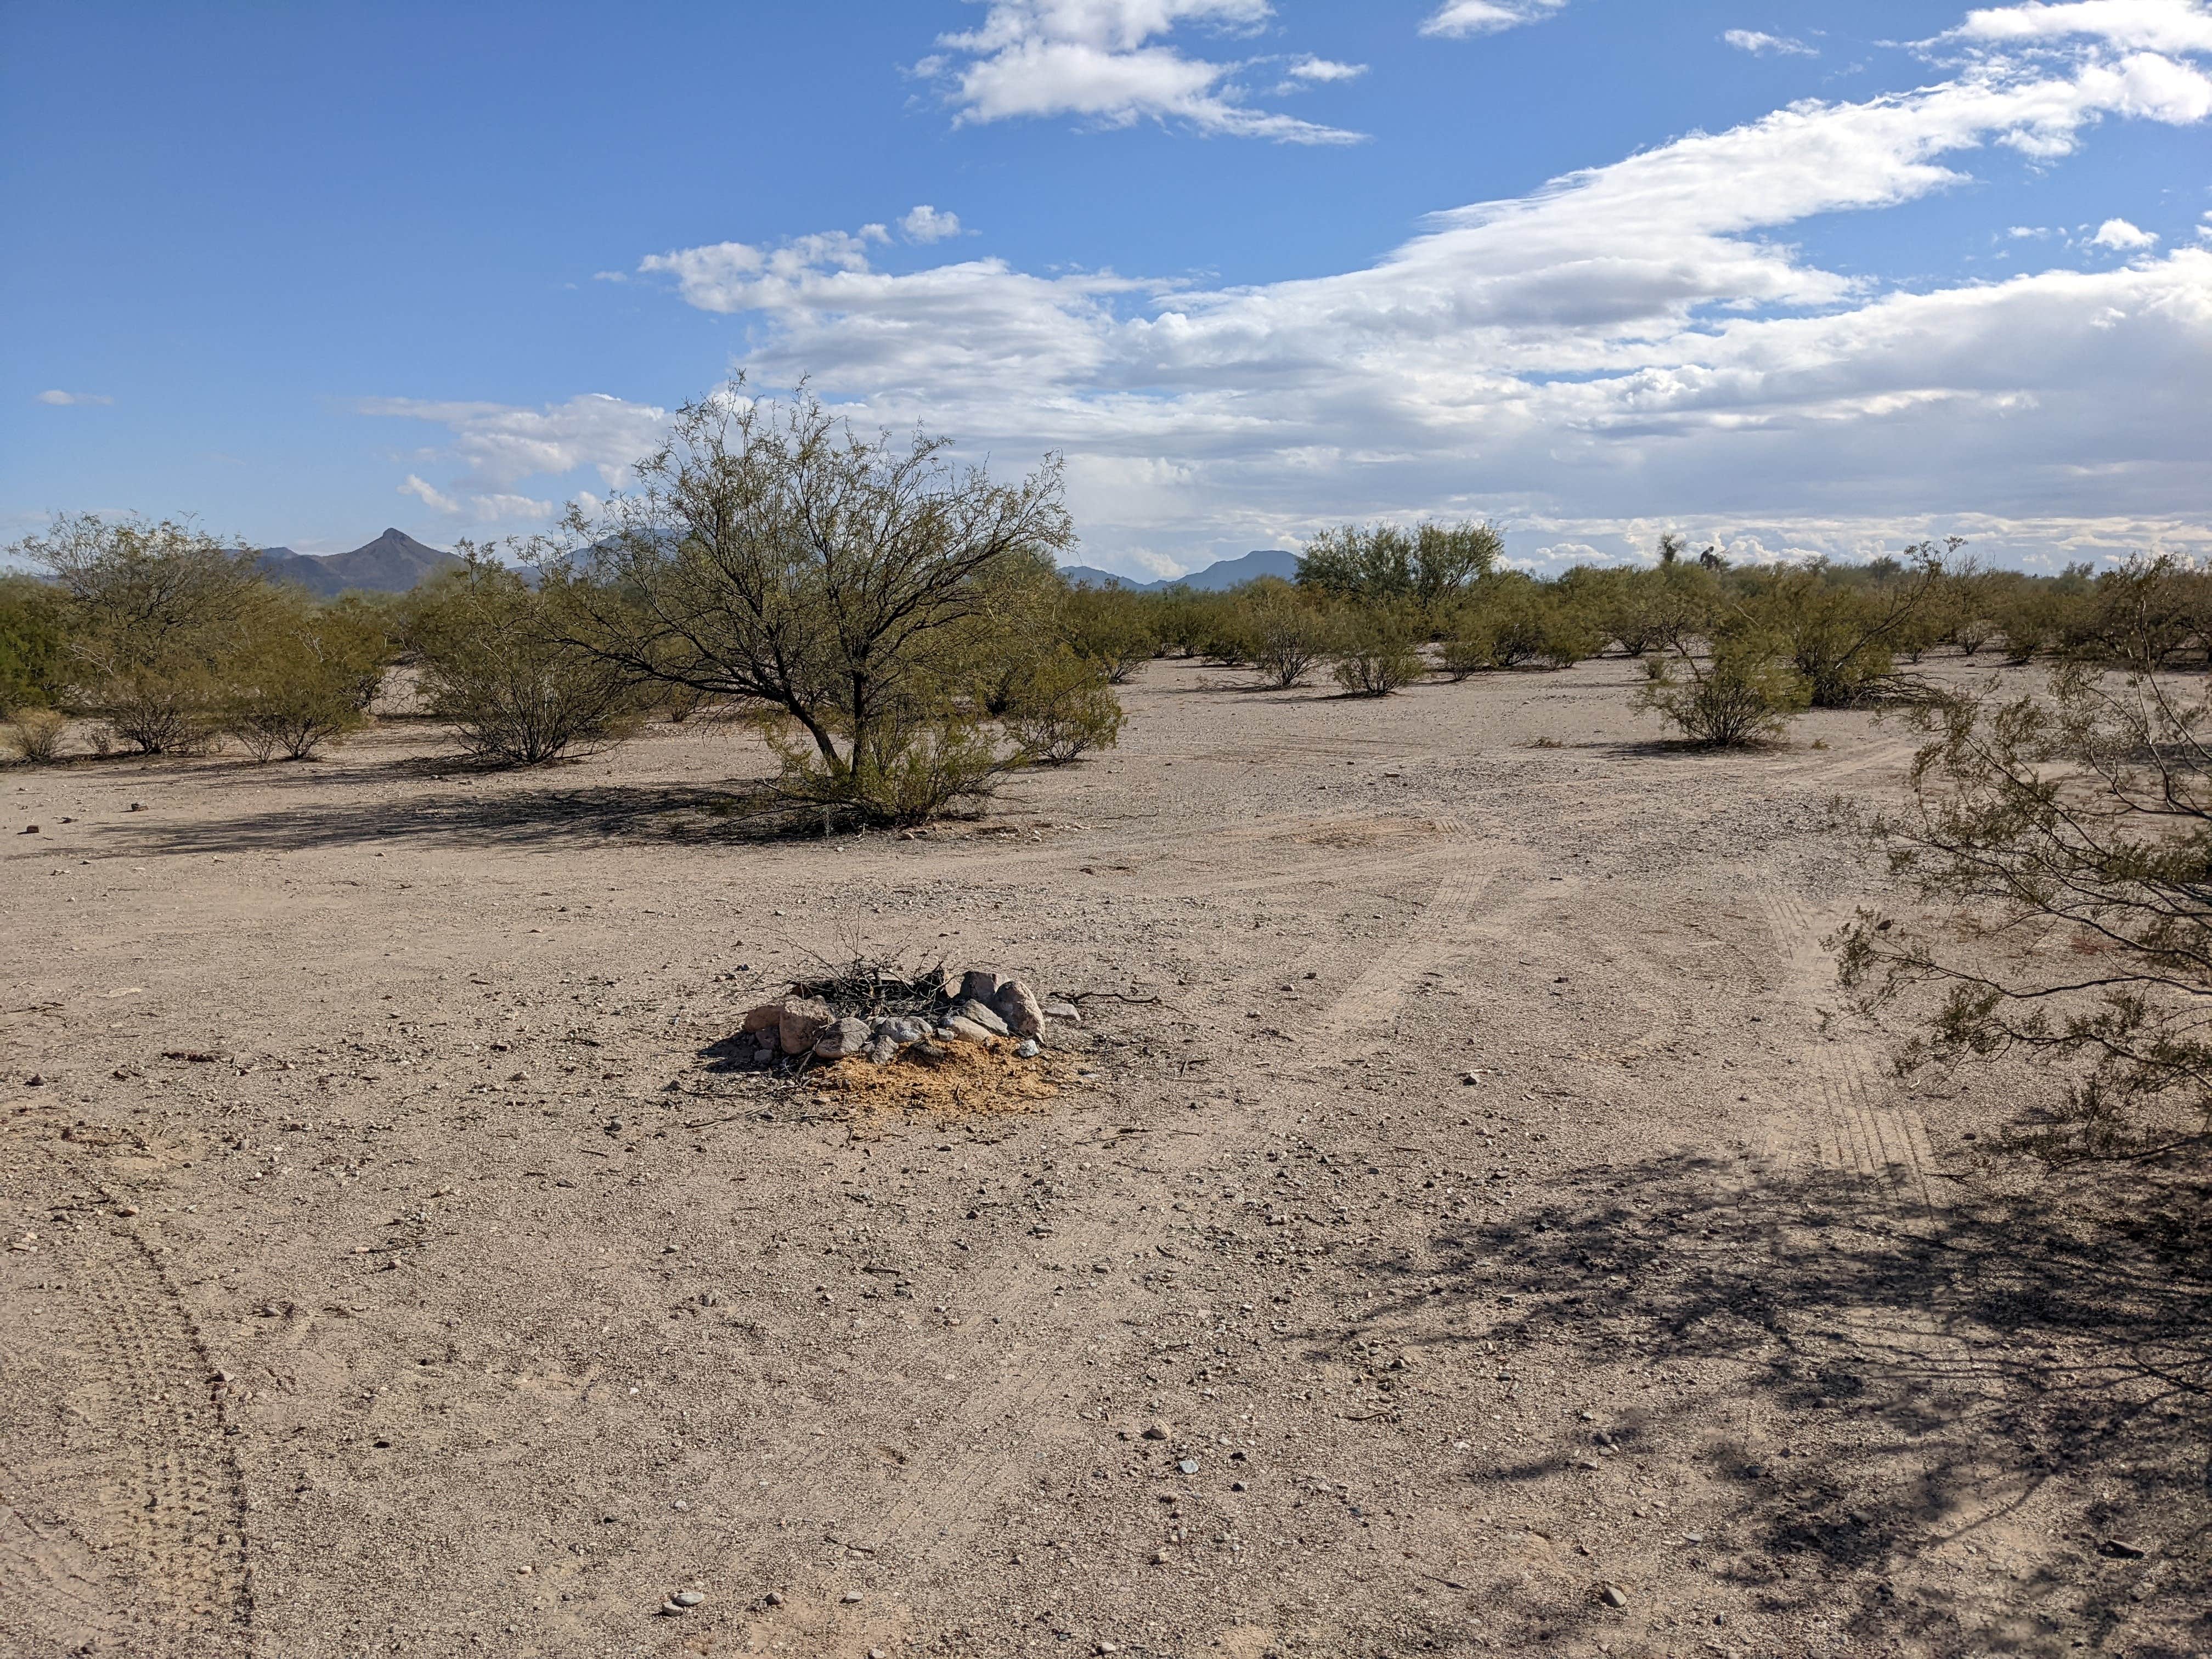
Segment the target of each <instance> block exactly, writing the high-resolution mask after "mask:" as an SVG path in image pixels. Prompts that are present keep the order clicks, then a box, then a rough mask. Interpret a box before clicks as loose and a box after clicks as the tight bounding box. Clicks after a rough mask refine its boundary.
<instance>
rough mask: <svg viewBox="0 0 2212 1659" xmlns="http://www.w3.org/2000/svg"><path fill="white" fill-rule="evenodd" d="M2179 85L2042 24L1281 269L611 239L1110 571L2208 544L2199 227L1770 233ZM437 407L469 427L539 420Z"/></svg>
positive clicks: (2031, 142)
mask: <svg viewBox="0 0 2212 1659" xmlns="http://www.w3.org/2000/svg"><path fill="white" fill-rule="evenodd" d="M2208 115H2212V82H2208V81H2207V79H2206V77H2205V76H2204V74H2203V71H2202V70H2201V68H2200V67H2199V66H2197V65H2196V64H2191V63H2188V62H2184V61H2180V60H2178V59H2175V58H2166V57H2160V56H2157V55H2155V54H2146V53H2142V52H2133V53H2130V54H2128V55H2125V56H2123V57H2119V58H2114V57H2112V55H2111V54H2110V52H2109V49H2108V48H2106V46H2103V45H2102V44H2101V43H2100V42H2092V43H2086V44H2077V45H2076V46H2075V47H2073V48H2071V49H2069V51H2068V52H2065V53H2063V54H2060V55H2057V56H2054V55H2051V53H2050V52H2046V51H2045V49H2043V48H2040V47H2039V48H2038V50H2037V52H2036V54H2035V55H2034V56H2033V58H2032V59H2027V58H2018V57H2007V56H2006V55H2005V54H2003V53H2002V52H1992V53H1984V54H1982V55H1979V56H1978V57H1977V58H1975V59H1974V60H1973V61H1972V62H1971V63H1969V64H1966V66H1965V67H1964V68H1962V69H1960V70H1957V71H1956V72H1955V74H1954V76H1953V78H1951V79H1949V80H1947V81H1943V82H1939V83H1938V84H1935V85H1932V86H1928V87H1923V88H1919V89H1917V90H1915V91H1911V92H1908V93H1899V94H1885V95H1880V96H1875V97H1870V98H1868V99H1866V100H1863V101H1860V102H1857V103H1834V104H1830V103H1818V102H1810V101H1808V102H1804V103H1799V104H1795V105H1792V106H1790V107H1788V108H1786V109H1783V110H1778V111H1777V112H1773V113H1772V114H1770V115H1767V116H1765V117H1764V118H1760V119H1758V120H1754V121H1751V122H1748V123H1747V124H1745V125H1741V126H1739V127H1735V128H1733V129H1730V130H1729V131H1722V132H1717V133H1693V134H1691V135H1689V136H1687V137H1683V138H1680V139H1677V140H1674V141H1673V142H1671V143H1665V144H1662V145H1659V146H1657V147H1656V148H1654V149H1650V150H1647V151H1644V152H1642V153H1639V154H1637V155H1632V156H1629V157H1628V158H1626V159H1625V160H1623V161H1618V162H1615V163H1613V164H1612V165H1610V166H1606V167H1594V168H1590V169H1588V170H1586V171H1583V172H1581V173H1572V174H1570V175H1567V176H1566V177H1564V178H1561V179H1554V180H1553V181H1551V182H1550V183H1549V184H1548V185H1545V186H1544V187H1543V188H1541V189H1539V190H1535V191H1531V192H1530V193H1528V194H1527V195H1524V196H1521V197H1513V198H1510V199H1507V200H1503V201H1493V202H1485V203H1480V204H1474V205H1471V206H1468V207H1463V208H1460V209H1457V210H1453V211H1450V212H1446V213H1443V214H1439V215H1437V216H1434V217H1433V218H1431V220H1430V221H1429V222H1427V223H1426V224H1425V226H1424V227H1423V228H1421V230H1420V232H1419V234H1416V235H1413V237H1411V238H1410V239H1409V240H1407V241H1406V242H1405V243H1404V244H1403V245H1401V246H1399V247H1398V248H1396V249H1395V251H1393V252H1390V253H1389V255H1387V256H1386V257H1384V258H1381V259H1378V260H1376V261H1375V262H1373V263H1371V264H1367V265H1364V266H1362V267H1360V268H1357V269H1353V270H1345V271H1342V272H1340V273H1337V274H1334V275H1329V276H1320V277H1314V278H1307V279H1302V280H1298V281H1291V282H1280V283H1265V284H1257V285H1248V286H1235V287H1228V286H1219V285H1214V286H1203V285H1198V284H1194V283H1188V282H1178V281H1173V280H1161V281H1146V280H1142V279H1137V278H1130V277H1125V276H1117V275H1113V274H1109V273H1081V272H1077V273H1066V274H1057V275H1043V276H1040V275H1035V274H1032V273H1030V272H1026V271H1023V270H1017V269H1015V268H1013V267H1012V266H1011V265H1009V264H1006V262H1004V261H1002V260H997V259H967V260H958V261H955V262H951V263H947V264H941V265H938V266H935V267H933V268H929V269H926V270H920V271H916V272H914V273H912V274H909V275H891V274H888V273H885V272H884V271H881V270H877V269H875V268H874V266H873V265H872V263H871V259H870V253H871V245H870V243H869V242H868V240H867V239H866V238H865V237H862V238H854V237H848V236H842V235H840V234H826V235H823V236H817V237H811V238H802V239H799V240H796V241H793V242H792V243H789V244H787V245H784V246H779V247H774V248H767V247H758V246H751V245H748V244H743V243H723V244H717V245H713V246H705V247H699V248H691V249H684V250H678V251H675V252H668V253H663V254H657V255H654V256H653V257H652V258H648V259H647V260H645V261H644V262H643V264H642V265H641V270H643V271H646V272H648V273H654V274H659V275H661V276H666V277H669V278H671V279H672V280H673V283H674V284H675V287H676V289H677V291H678V293H679V294H681V295H682V296H683V297H684V300H685V301H687V302H688V303H690V304H691V305H694V306H696V307H700V308H702V309H705V310H709V311H714V312H721V313H743V314H744V315H745V316H746V317H747V319H748V323H749V326H750V328H751V330H752V332H751V334H750V336H749V339H750V343H749V345H748V346H747V348H746V349H745V350H744V353H743V354H742V356H740V358H739V359H738V366H740V367H743V368H746V369H748V370H749V372H750V374H752V376H753V378H754V382H755V384H756V385H757V386H763V387H769V386H781V385H788V384H790V383H791V382H792V381H793V380H796V379H798V378H799V376H800V375H802V374H809V375H811V376H812V377H813V383H814V385H815V386H816V387H817V390H819V391H820V392H822V393H823V395H824V396H825V397H829V398H835V399H836V400H837V401H838V402H839V403H841V404H842V405H843V406H845V407H847V408H848V409H849V410H851V411H852V412H853V413H854V416H855V417H856V418H858V419H860V420H861V421H862V422H864V423H866V424H871V425H872V424H874V423H876V422H887V423H890V424H893V425H897V426H904V425H907V424H908V423H911V422H923V423H926V424H927V425H928V426H930V427H931V428H934V429H937V430H940V431H945V432H948V433H951V434H952V435H955V436H957V438H958V439H960V440H961V441H962V443H963V447H965V449H966V450H967V452H968V453H976V454H981V453H991V454H992V455H993V456H994V458H995V459H996V461H997V464H998V465H1000V466H1001V467H1014V466H1019V465H1024V464H1026V463H1027V461H1028V460H1029V459H1031V458H1033V457H1034V456H1036V454H1037V453H1039V452H1041V451H1042V450H1045V449H1047V448H1051V449H1056V450H1058V451H1060V452H1061V453H1063V454H1064V455H1065V456H1066V459H1067V465H1068V483H1069V491H1070V498H1071V501H1072V504H1073V506H1074V507H1075V508H1076V511H1077V514H1078V519H1079V522H1080V523H1081V524H1082V525H1083V527H1084V533H1085V548H1084V551H1083V553H1082V555H1081V556H1082V557H1083V559H1084V560H1085V562H1090V563H1095V564H1100V565H1103V566H1106V567H1108V568H1124V569H1135V568H1151V566H1152V563H1154V562H1158V561H1162V560H1165V561H1168V562H1170V563H1174V564H1179V565H1182V566H1185V567H1189V566H1195V565H1201V564H1204V563H1206V562H1207V561H1208V560H1209V559H1211V558H1212V557H1215V556H1225V555H1231V556H1233V555H1235V554H1237V553H1242V552H1243V551H1245V550H1248V549H1249V548H1254V547H1261V546H1267V545H1278V546H1279V545H1285V544H1290V543H1291V542H1294V541H1295V540H1296V539H1297V538H1300V537H1302V536H1304V535H1305V534H1308V533H1310V532H1311V531H1312V530H1314V529H1315V528H1316V527H1318V526H1321V525H1323V524H1326V523H1328V522H1331V521H1340V520H1346V519H1360V518H1370V517H1376V516H1381V515H1385V514H1400V515H1409V516H1410V515H1414V514H1419V513H1469V514H1479V515H1494V516H1498V517H1499V518H1501V519H1502V520H1504V521H1505V522H1507V523H1508V525H1509V526H1511V528H1512V539H1511V549H1512V551H1513V553H1514V555H1515V556H1516V557H1528V558H1536V559H1540V560H1541V559H1544V558H1547V557H1549V558H1553V559H1554V560H1556V559H1557V558H1559V557H1564V556H1567V555H1566V554H1565V553H1562V552H1558V551H1554V552H1553V553H1550V554H1547V553H1546V551H1545V550H1547V549H1551V550H1565V549H1570V548H1572V549H1576V550H1581V549H1596V550H1599V551H1600V552H1603V553H1606V554H1607V555H1608V556H1627V555H1629V554H1631V553H1633V552H1635V551H1636V550H1638V549H1640V548H1641V549H1648V547H1649V545H1650V541H1651V540H1652V539H1653V538H1656V535H1657V533H1658V531H1659V530H1660V529H1662V528H1665V527H1667V526H1668V524H1669V523H1671V522H1676V521H1688V520H1692V519H1696V520H1699V523H1700V524H1701V526H1703V527H1701V528H1699V530H1698V531H1697V532H1696V533H1697V534H1698V535H1699V537H1700V538H1701V539H1700V540H1699V544H1700V545H1702V544H1704V542H1705V541H1707V540H1714V541H1720V542H1723V543H1724V544H1728V545H1729V546H1731V547H1741V548H1742V549H1744V550H1745V551H1746V556H1770V555H1771V556H1777V557H1782V556H1805V555H1807V554H1809V553H1814V552H1826V553H1830V554H1832V555H1835V556H1864V555H1865V554H1866V553H1868V552H1870V551H1874V550H1878V549H1880V548H1881V546H1883V545H1885V544H1887V545H1889V546H1892V547H1893V546H1894V545H1895V544H1896V538H1899V537H1900V536H1919V535H1924V534H1932V533H1937V532H1941V531H1942V530H1945V529H1949V528H1958V529H1959V530H1960V533H1962V534H1969V535H1972V536H1974V537H1975V538H1976V540H1977V544H1978V546H1979V547H1980V548H1981V549H1982V550H1985V551H1988V552H1990V553H1991V554H1992V555H1993V556H2000V557H2002V556H2012V557H2015V558H2018V557H2025V556H2028V555H2030V554H2032V553H2035V552H2037V551H2038V550H2051V549H2055V548H2059V547H2062V546H2063V547H2067V548H2079V549H2083V550H2088V549H2094V550H2097V551H2096V552H2095V553H2094V556H2097V557H2102V556H2104V554H2105V552H2106V551H2111V550H2124V549H2125V548H2126V547H2128V546H2145V547H2149V546H2157V547H2166V548H2171V549H2173V550H2190V551H2199V552H2206V553H2212V525H2208V524H2207V521H2206V512H2205V501H2204V497H2203V483H2202V464H2201V457H2202V455H2203V453H2207V452H2208V451H2212V407H2208V405H2207V404H2206V403H2205V401H2204V399H2203V398H2202V397H2201V396H2200V395H2198V394H2197V392H2195V390H2194V388H2195V387H2196V386H2199V385H2201V384H2204V383H2206V382H2208V381H2212V246H2204V245H2203V244H2202V243H2197V242H2191V244H2190V245H2188V246H2183V247H2179V248H2175V249H2172V250H2171V251H2168V252H2165V253H2164V254H2163V255H2162V256H2154V257H2147V258H2136V259H2134V260H2133V261H2132V262H2130V263H2128V264H2123V265H2120V266H2119V267H2118V268H2117V269H2105V268H2100V269H2095V270H2044V271H2041V272H2039V273H2036V274H2033V275H2024V276H2016V277H2014V278H2012V279H2010V280H2008V281H2005V282H2002V283H1986V282H1984V283H1959V284H1956V285H1954V286H1950V287H1948V288H1938V289H1935V290H1933V291H1916V292H1906V291H1893V290H1888V289H1884V288H1883V287H1882V286H1881V285H1879V284H1876V283H1871V282H1869V281H1868V280H1867V279H1864V278H1862V277H1856V276H1845V275H1843V274H1840V273H1838V272H1836V271H1833V270H1827V269H1825V268H1823V267H1822V266H1821V265H1820V264H1818V263H1816V262H1815V261H1814V260H1813V259H1811V258H1809V257H1808V256H1807V255H1806V254H1805V253H1804V252H1802V250H1800V249H1798V248H1796V247H1794V246H1790V244H1789V243H1788V242H1786V241H1784V240H1780V237H1781V234H1783V231H1784V228H1785V227H1790V226H1793V225H1796V224H1797V223H1799V222H1803V221H1805V220H1808V219H1809V218H1812V217H1814V216H1818V215H1826V214H1832V213H1838V212H1846V211H1854V210H1858V211H1865V210H1880V209H1882V208H1886V207H1891V206H1895V205H1898V204H1904V203H1908V202H1911V201H1915V200H1920V199H1924V198H1926V197H1929V196H1930V195H1933V194H1935V193H1936V192H1940V191H1946V190H1949V189H1951V188H1953V187H1954V186H1956V185H1960V183H1962V182H1963V181H1964V175H1963V174H1962V173H1960V171H1958V170H1957V169H1958V168H1959V167H1961V166H1963V165H1965V164H1966V159H1967V158H1971V157H1972V155H1974V154H1975V153H1976V152H1977V151H1978V150H1980V149H1985V148H1986V147H1987V146H1988V145H1990V143H2011V144H2014V145H2016V146H2017V147H2019V148H2021V149H2024V150H2027V151H2028V152H2030V153H2032V154H2034V155H2039V156H2043V157H2047V158H2052V159H2057V158H2060V157H2063V156H2064V155H2067V154H2069V152H2070V151H2071V150H2072V149H2075V147H2076V146H2077V145H2078V144H2079V143H2081V142H2082V140H2083V138H2084V136H2085V135H2086V134H2087V132H2088V131H2090V130H2091V129H2092V128H2093V127H2094V126H2095V125H2096V124H2097V123H2099V122H2100V121H2102V120H2106V119H2110V118H2137V119H2142V120H2150V121H2160V122H2165V123H2169V124H2173V125H2192V124H2197V123H2202V122H2203V120H2205V118H2207V116H2208ZM2022 229H2028V230H2032V229H2033V228H2032V227H2022ZM2097 263H2098V264H2100V266H2104V265H2107V264H2112V262H2108V261H2099V262H2097ZM2022 340H2033V341H2035V342H2036V343H2037V349H2036V350H2034V351H2033V352H2023V351H2021V349H2020V342H2021V341H2022ZM608 401H610V402H611V400H608ZM422 407H425V408H428V407H441V408H442V407H447V406H427V405H426V406H422ZM451 407H453V408H455V409H457V410H459V411H461V412H459V413H457V414H455V415H453V416H452V417H451V418H450V419H449V422H448V423H449V424H451V425H453V428H454V430H455V433H456V435H457V438H458V439H459V441H460V442H461V444H462V445H463V446H465V445H466V444H468V443H470V442H476V443H478V444H484V445H488V444H491V443H492V442H493V441H495V440H496V441H499V442H501V443H506V442H512V441H520V439H521V438H523V437H526V436H527V435H526V434H521V435H518V434H514V433H512V432H510V430H509V428H508V424H507V423H508V422H513V421H514V420H516V419H518V418H523V417H527V418H530V419H542V418H545V417H549V416H552V415H553V414H555V413H556V411H553V410H548V411H513V410H497V409H495V408H494V407H493V406H489V405H486V406H476V405H466V406H451ZM561 407H562V409H566V408H568V406H561ZM441 418H442V417H441ZM501 453H504V452H501ZM515 464H516V465H519V464H520V460H519V459H518V460H517V461H516V463H515ZM477 465H478V467H479V470H480V471H481V470H485V469H489V468H490V466H491V461H490V459H489V455H488V454H487V457H486V459H483V460H482V461H481V462H480V463H477ZM510 482H511V481H510ZM1753 548H1756V549H1758V550H1760V551H1759V552H1758V553H1753V552H1752V551H1751V550H1753ZM1573 556H1583V555H1582V554H1581V553H1580V552H1579V551H1577V552H1576V553H1575V554H1574V555H1573ZM2084 556H2087V555H2084Z"/></svg>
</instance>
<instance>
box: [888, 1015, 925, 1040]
mask: <svg viewBox="0 0 2212 1659" xmlns="http://www.w3.org/2000/svg"><path fill="white" fill-rule="evenodd" d="M876 1035H877V1036H879V1037H889V1038H890V1040H891V1041H892V1042H896V1044H898V1046H899V1047H900V1048H905V1047H906V1046H907V1045H908V1043H912V1042H921V1040H922V1039H923V1038H924V1037H926V1036H928V1035H929V1022H928V1021H927V1020H926V1019H916V1018H914V1016H912V1015H911V1014H897V1015H894V1016H893V1017H892V1018H890V1019H886V1020H884V1021H882V1022H880V1023H879V1024H878V1025H877V1026H876Z"/></svg>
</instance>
